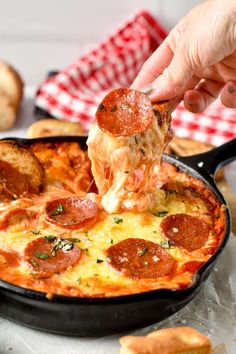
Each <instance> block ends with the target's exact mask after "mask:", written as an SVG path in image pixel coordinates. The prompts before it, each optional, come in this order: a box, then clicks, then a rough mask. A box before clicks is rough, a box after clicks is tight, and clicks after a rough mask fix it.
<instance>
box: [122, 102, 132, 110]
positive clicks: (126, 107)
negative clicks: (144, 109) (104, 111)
mask: <svg viewBox="0 0 236 354" xmlns="http://www.w3.org/2000/svg"><path fill="white" fill-rule="evenodd" d="M121 107H122V108H123V109H129V108H130V105H129V104H127V103H124V104H122V105H121Z"/></svg>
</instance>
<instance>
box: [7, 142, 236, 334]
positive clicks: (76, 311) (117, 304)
mask: <svg viewBox="0 0 236 354" xmlns="http://www.w3.org/2000/svg"><path fill="white" fill-rule="evenodd" d="M14 140H15V141H19V142H21V143H24V144H26V145H30V144H31V143H32V142H36V141H43V142H62V141H78V142H79V143H80V144H81V146H82V148H84V149H85V148H86V137H53V138H51V137H50V138H39V139H29V140H27V139H16V138H15V139H14ZM163 158H164V160H166V161H168V162H170V163H172V164H174V165H177V166H178V167H179V168H180V170H183V171H186V172H187V173H188V174H190V175H193V176H194V177H197V178H199V179H201V180H203V181H204V182H205V184H206V185H207V186H208V187H209V188H210V189H211V190H212V191H213V192H214V193H215V195H216V196H217V198H218V199H219V201H220V202H221V203H224V204H226V202H225V200H224V198H223V196H222V195H221V193H220V192H219V190H218V189H217V187H216V185H215V182H214V179H213V175H214V173H215V171H216V169H217V168H218V167H219V166H223V165H225V164H226V163H229V162H230V161H232V160H234V159H235V158H236V139H233V140H231V141H229V142H228V143H226V144H224V145H222V146H220V147H218V148H216V149H214V150H212V151H210V152H207V153H204V154H200V155H195V156H192V157H184V158H178V159H177V158H174V157H170V156H164V157H163ZM199 163H200V164H199ZM225 216H226V227H225V234H224V238H223V240H222V243H221V245H220V246H219V248H218V250H217V251H216V253H215V254H214V255H213V256H212V257H211V259H210V260H209V261H208V262H207V263H206V264H205V265H203V266H202V267H201V268H200V270H199V271H198V272H197V274H196V276H195V277H194V280H193V282H192V284H191V285H190V286H189V287H188V288H186V289H181V290H165V289H163V290H162V289H161V290H152V291H149V292H146V293H142V294H134V295H125V296H119V297H114V298H94V299H89V298H76V297H66V296H55V297H54V298H53V299H52V300H48V299H47V298H46V296H45V294H44V293H41V292H38V291H33V290H29V289H25V288H21V287H19V286H14V285H11V284H9V283H7V282H4V281H0V313H1V315H2V316H5V317H6V318H8V319H9V320H12V321H15V322H18V323H21V324H23V325H25V326H28V327H32V328H35V329H40V330H43V331H47V332H52V333H59V334H65V335H80V336H102V335H106V334H111V333H118V332H123V331H126V330H131V329H134V328H138V327H144V326H147V325H150V324H153V323H155V322H158V321H161V320H163V319H165V318H166V317H168V316H170V315H172V314H174V313H175V312H177V311H179V310H180V309H181V308H182V307H184V306H185V305H187V304H188V303H189V302H190V301H191V300H192V299H193V298H194V297H195V296H196V294H197V293H198V292H199V290H200V288H201V286H202V284H203V283H204V282H205V280H206V279H207V278H208V276H209V274H210V272H211V270H212V268H213V267H214V264H215V262H216V259H217V258H218V256H219V255H220V253H221V252H222V250H223V248H224V247H225V245H226V243H227V240H228V238H229V235H230V230H231V219H230V213H229V210H228V209H226V210H225Z"/></svg>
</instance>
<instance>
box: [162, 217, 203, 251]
mask: <svg viewBox="0 0 236 354" xmlns="http://www.w3.org/2000/svg"><path fill="white" fill-rule="evenodd" d="M160 227H161V231H162V233H163V234H164V236H165V237H166V238H167V239H168V240H170V241H171V242H172V244H173V245H175V246H179V247H182V248H185V249H186V250H188V251H195V250H197V249H199V248H201V247H203V246H204V245H205V243H206V241H207V240H208V236H209V231H210V230H209V226H208V225H207V224H206V223H205V222H203V221H202V220H201V219H199V218H197V217H195V216H191V215H188V214H174V215H170V216H167V217H165V218H164V219H163V220H162V222H161V225H160Z"/></svg>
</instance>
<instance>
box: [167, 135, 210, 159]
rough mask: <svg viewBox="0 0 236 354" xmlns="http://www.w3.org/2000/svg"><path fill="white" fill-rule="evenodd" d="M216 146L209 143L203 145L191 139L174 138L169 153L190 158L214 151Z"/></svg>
mask: <svg viewBox="0 0 236 354" xmlns="http://www.w3.org/2000/svg"><path fill="white" fill-rule="evenodd" d="M213 148H214V146H213V145H211V144H207V143H202V142H200V141H197V140H193V139H189V138H179V137H177V136H174V138H173V139H172V141H171V142H170V143H169V145H168V150H167V153H170V154H173V155H177V156H190V155H196V154H201V153H202V152H206V151H209V150H211V149H213Z"/></svg>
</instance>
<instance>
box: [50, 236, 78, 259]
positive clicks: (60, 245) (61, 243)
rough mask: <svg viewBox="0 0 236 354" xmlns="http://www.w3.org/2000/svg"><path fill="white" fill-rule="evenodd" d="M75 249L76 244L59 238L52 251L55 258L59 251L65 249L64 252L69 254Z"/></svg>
mask: <svg viewBox="0 0 236 354" xmlns="http://www.w3.org/2000/svg"><path fill="white" fill-rule="evenodd" d="M73 247H74V243H73V242H72V241H70V240H66V239H60V238H59V239H57V240H56V241H55V242H54V245H53V248H52V250H51V255H52V256H53V257H55V256H56V254H57V251H58V250H61V249H63V251H66V252H67V251H70V250H71V249H72V248H73Z"/></svg>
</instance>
